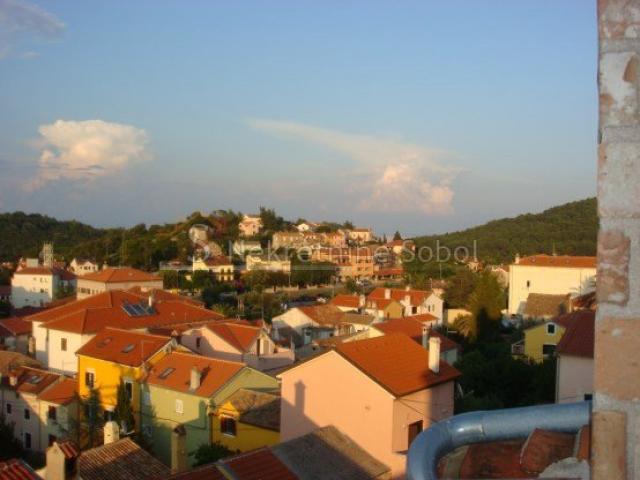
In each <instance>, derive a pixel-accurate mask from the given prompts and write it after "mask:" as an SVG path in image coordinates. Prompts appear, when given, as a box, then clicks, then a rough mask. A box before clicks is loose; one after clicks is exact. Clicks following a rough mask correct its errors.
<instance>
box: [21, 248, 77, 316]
mask: <svg viewBox="0 0 640 480" xmlns="http://www.w3.org/2000/svg"><path fill="white" fill-rule="evenodd" d="M75 286H76V277H75V275H73V274H72V273H70V272H67V271H66V270H62V269H59V268H55V267H45V266H41V265H39V264H38V260H37V259H29V260H28V261H27V266H26V267H24V268H21V269H19V270H16V271H15V272H14V274H13V277H12V278H11V305H12V306H13V308H23V307H43V306H45V305H46V304H48V303H50V302H52V301H53V300H55V299H56V298H57V295H58V292H59V291H60V290H62V289H66V288H69V289H74V288H75Z"/></svg>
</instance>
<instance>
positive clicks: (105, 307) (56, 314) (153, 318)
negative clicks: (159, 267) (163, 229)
mask: <svg viewBox="0 0 640 480" xmlns="http://www.w3.org/2000/svg"><path fill="white" fill-rule="evenodd" d="M167 295H170V294H167ZM174 297H177V298H176V300H173V299H170V298H168V297H165V298H166V299H160V300H157V301H156V302H155V303H154V304H153V309H152V310H151V311H150V312H149V313H148V314H144V315H139V316H131V315H130V314H128V313H127V312H126V311H125V306H126V305H144V306H146V305H147V303H148V300H147V298H146V297H145V296H143V295H137V294H135V293H133V292H131V291H124V290H111V291H107V292H102V293H99V294H97V295H93V296H91V297H87V298H83V299H81V300H77V301H75V302H71V303H68V304H66V305H61V306H58V307H55V308H51V309H48V310H44V311H41V312H38V313H36V314H34V315H31V316H29V317H26V318H25V320H28V321H32V322H34V321H37V322H43V323H45V324H46V325H45V326H46V328H49V329H53V330H62V331H67V332H74V333H97V332H99V331H101V330H102V329H104V328H106V327H114V328H122V329H125V330H137V329H143V328H151V327H159V326H163V325H177V324H180V323H187V322H195V321H204V320H214V319H220V318H224V316H223V315H221V314H219V313H217V312H214V311H212V310H208V309H205V308H202V307H199V306H197V305H193V304H192V303H191V302H184V301H182V300H181V299H180V297H178V296H174Z"/></svg>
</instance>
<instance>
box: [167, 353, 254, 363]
mask: <svg viewBox="0 0 640 480" xmlns="http://www.w3.org/2000/svg"><path fill="white" fill-rule="evenodd" d="M171 355H184V356H185V357H194V358H198V359H201V360H206V361H212V362H224V363H231V364H233V365H240V366H241V367H246V366H247V364H246V363H244V362H236V361H233V360H225V359H223V358H213V357H205V356H204V355H198V354H197V353H191V352H178V351H177V350H176V351H173V352H171V353H170V354H168V355H167V356H165V357H164V358H163V359H162V360H164V359H165V358H169V356H171ZM162 360H161V361H162Z"/></svg>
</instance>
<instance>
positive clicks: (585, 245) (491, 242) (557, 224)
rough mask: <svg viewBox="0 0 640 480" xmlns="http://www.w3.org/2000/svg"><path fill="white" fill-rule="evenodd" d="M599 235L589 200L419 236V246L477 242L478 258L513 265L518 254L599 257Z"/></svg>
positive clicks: (594, 205)
mask: <svg viewBox="0 0 640 480" xmlns="http://www.w3.org/2000/svg"><path fill="white" fill-rule="evenodd" d="M597 232H598V217H597V203H596V199H595V198H588V199H586V200H580V201H577V202H571V203H567V204H564V205H560V206H558V207H553V208H550V209H548V210H545V211H543V212H542V213H535V214H532V213H528V214H525V215H519V216H517V217H514V218H503V219H500V220H493V221H491V222H488V223H485V224H484V225H479V226H476V227H472V228H468V229H466V230H461V231H458V232H451V233H445V234H442V235H430V236H423V237H418V238H416V239H415V241H416V244H417V245H418V246H420V245H428V246H431V247H435V245H436V241H439V242H440V245H445V246H447V247H449V248H451V249H453V248H455V247H457V246H460V245H463V246H467V247H472V246H473V242H474V240H475V241H476V243H477V252H478V258H479V259H481V260H484V261H487V262H491V263H502V262H511V261H513V258H514V256H515V254H516V253H519V254H520V255H530V254H535V253H548V254H551V253H553V250H554V248H555V252H556V253H557V254H559V255H562V254H566V255H595V254H596V237H597Z"/></svg>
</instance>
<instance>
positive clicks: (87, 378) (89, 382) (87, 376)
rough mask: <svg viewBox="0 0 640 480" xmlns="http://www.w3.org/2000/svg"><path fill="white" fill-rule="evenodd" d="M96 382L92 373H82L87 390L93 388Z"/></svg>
mask: <svg viewBox="0 0 640 480" xmlns="http://www.w3.org/2000/svg"><path fill="white" fill-rule="evenodd" d="M95 382H96V374H95V373H93V372H88V371H87V372H84V383H85V385H86V386H87V388H93V385H94V384H95Z"/></svg>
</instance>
